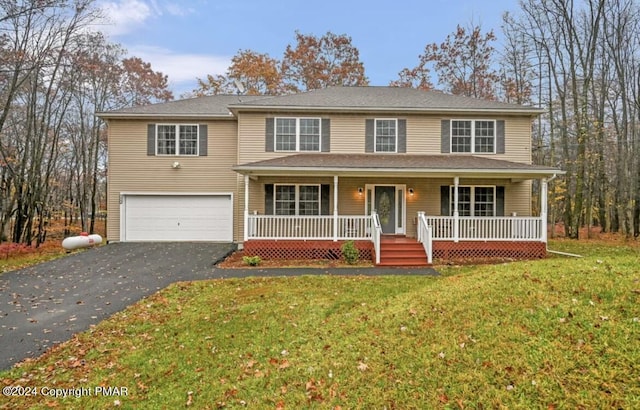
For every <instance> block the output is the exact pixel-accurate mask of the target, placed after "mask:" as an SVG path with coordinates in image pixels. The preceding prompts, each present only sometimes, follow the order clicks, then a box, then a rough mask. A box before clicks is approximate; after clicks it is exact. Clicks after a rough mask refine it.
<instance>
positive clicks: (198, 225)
mask: <svg viewBox="0 0 640 410" xmlns="http://www.w3.org/2000/svg"><path fill="white" fill-rule="evenodd" d="M122 212H123V214H124V215H121V216H122V218H123V219H122V222H123V224H122V225H123V226H121V233H120V235H121V240H122V241H216V242H231V241H232V240H233V201H232V200H231V195H230V194H221V195H124V197H123V207H122Z"/></svg>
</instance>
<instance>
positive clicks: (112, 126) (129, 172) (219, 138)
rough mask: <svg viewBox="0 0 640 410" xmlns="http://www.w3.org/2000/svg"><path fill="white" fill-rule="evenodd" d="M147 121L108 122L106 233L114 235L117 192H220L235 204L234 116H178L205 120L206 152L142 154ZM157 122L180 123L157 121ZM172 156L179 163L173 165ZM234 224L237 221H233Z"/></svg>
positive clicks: (116, 235)
mask: <svg viewBox="0 0 640 410" xmlns="http://www.w3.org/2000/svg"><path fill="white" fill-rule="evenodd" d="M149 123H150V121H138V120H112V121H110V122H109V179H108V209H109V216H108V225H107V239H108V240H110V241H117V240H119V239H120V198H119V195H120V193H121V192H189V193H196V192H209V193H216V192H225V193H233V194H234V197H235V203H236V205H237V195H236V187H237V184H236V173H235V172H234V171H232V170H231V167H232V166H233V165H235V163H236V146H237V128H236V127H237V125H236V122H235V121H208V122H203V121H200V122H192V121H190V122H184V123H189V124H195V123H199V124H207V126H208V127H207V134H208V140H207V151H208V155H207V156H202V157H196V156H193V157H192V156H147V138H146V136H147V124H149ZM158 123H165V124H167V123H168V124H171V123H181V122H172V121H161V122H158ZM174 161H178V162H180V169H173V168H172V166H171V165H172V164H173V162H174ZM234 223H235V224H237V221H236V222H234Z"/></svg>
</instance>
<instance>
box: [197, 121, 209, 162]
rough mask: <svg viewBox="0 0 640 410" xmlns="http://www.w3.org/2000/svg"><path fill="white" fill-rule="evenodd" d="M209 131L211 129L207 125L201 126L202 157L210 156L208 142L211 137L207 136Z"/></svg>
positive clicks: (200, 146) (199, 138) (200, 149)
mask: <svg viewBox="0 0 640 410" xmlns="http://www.w3.org/2000/svg"><path fill="white" fill-rule="evenodd" d="M208 131H209V127H208V126H207V124H200V125H199V130H198V155H199V156H201V157H206V156H207V155H208V152H207V149H208V148H207V142H208V139H209V135H208V134H207V133H208Z"/></svg>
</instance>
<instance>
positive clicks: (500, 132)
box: [496, 120, 505, 154]
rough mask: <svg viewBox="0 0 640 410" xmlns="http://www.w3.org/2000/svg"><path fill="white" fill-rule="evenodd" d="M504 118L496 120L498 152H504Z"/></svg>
mask: <svg viewBox="0 0 640 410" xmlns="http://www.w3.org/2000/svg"><path fill="white" fill-rule="evenodd" d="M504 145H505V144H504V120H498V121H496V154H504V153H505V146H504Z"/></svg>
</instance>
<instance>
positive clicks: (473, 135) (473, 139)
mask: <svg viewBox="0 0 640 410" xmlns="http://www.w3.org/2000/svg"><path fill="white" fill-rule="evenodd" d="M454 121H470V122H471V151H469V152H466V151H454V150H453V122H454ZM479 121H486V122H492V123H493V151H492V152H476V133H475V131H476V122H479ZM449 151H450V153H451V154H474V155H475V154H477V155H484V154H486V155H490V154H495V153H496V152H497V151H498V121H497V120H492V119H488V118H487V119H483V118H474V119H471V118H452V119H450V120H449Z"/></svg>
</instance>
